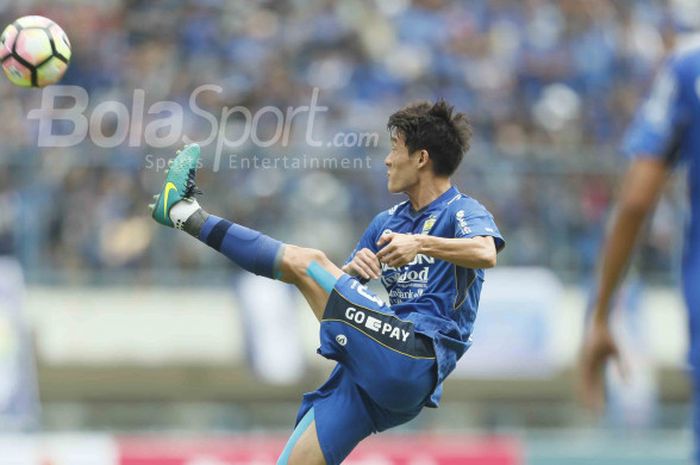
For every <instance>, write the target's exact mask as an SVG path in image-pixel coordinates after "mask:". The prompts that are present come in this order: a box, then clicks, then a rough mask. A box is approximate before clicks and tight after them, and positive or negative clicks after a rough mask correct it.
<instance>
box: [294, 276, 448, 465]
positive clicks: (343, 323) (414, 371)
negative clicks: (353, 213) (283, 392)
mask: <svg viewBox="0 0 700 465" xmlns="http://www.w3.org/2000/svg"><path fill="white" fill-rule="evenodd" d="M318 352H319V353H320V354H321V355H323V356H324V357H326V358H329V359H333V360H337V361H338V365H337V366H336V367H335V369H334V370H333V373H331V376H330V378H329V379H328V380H327V381H326V383H325V384H324V385H323V386H321V387H320V388H319V389H318V390H316V391H314V392H311V393H308V394H305V395H304V400H303V402H302V405H301V408H300V409H299V413H298V416H297V422H299V420H300V419H301V418H303V416H304V414H306V412H307V411H308V410H309V409H310V408H311V407H313V408H314V412H315V420H316V431H317V434H318V439H319V442H320V444H321V449H322V450H323V454H324V456H325V458H326V463H327V465H336V464H339V463H341V462H342V461H343V459H345V457H347V455H348V454H349V453H350V451H352V449H353V448H354V447H355V446H356V445H357V444H358V443H359V442H360V441H361V440H362V439H364V438H366V437H367V436H369V435H370V434H371V433H374V432H377V431H383V430H385V429H387V428H391V427H393V426H397V425H400V424H402V423H406V422H407V421H409V420H411V419H412V418H414V417H415V416H416V415H418V413H419V412H420V410H421V408H422V407H423V406H424V405H425V403H426V401H427V400H428V399H429V398H430V395H431V393H432V392H433V390H434V389H435V387H436V386H435V385H436V383H437V373H436V370H437V368H436V362H435V351H434V348H433V343H432V340H431V339H430V338H429V337H428V336H425V335H423V334H419V333H417V332H415V331H414V327H413V323H411V322H408V321H404V320H400V319H398V318H397V317H396V316H395V315H394V313H393V312H392V310H391V308H390V307H389V306H387V305H385V304H383V303H382V301H381V300H380V299H379V298H378V297H376V296H375V295H374V294H372V293H371V292H370V291H368V290H367V288H365V287H364V286H362V285H361V284H360V283H359V282H357V281H356V280H354V279H352V278H350V277H349V276H347V275H343V276H342V277H341V278H340V279H339V280H338V282H337V283H336V284H335V287H334V289H333V292H332V293H331V295H330V298H329V300H328V304H327V306H326V309H325V312H324V314H323V319H322V320H321V347H320V348H319V350H318Z"/></svg>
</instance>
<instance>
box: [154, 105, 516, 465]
mask: <svg viewBox="0 0 700 465" xmlns="http://www.w3.org/2000/svg"><path fill="white" fill-rule="evenodd" d="M388 128H389V130H390V134H391V152H390V153H389V155H388V156H387V157H386V159H385V160H384V161H385V164H386V167H387V178H388V188H389V191H390V192H393V193H400V192H403V193H405V194H406V195H407V196H408V200H406V201H404V202H402V203H400V204H398V205H396V206H394V207H392V208H390V209H389V210H386V211H383V212H381V213H379V214H378V215H377V216H376V217H375V218H374V219H373V220H372V222H371V224H370V225H369V227H368V228H367V230H366V231H365V233H364V234H363V235H362V238H361V239H360V241H359V243H358V245H357V247H356V248H355V250H354V251H353V253H352V254H351V255H350V258H349V259H348V261H347V262H346V263H345V265H344V266H343V267H342V268H341V267H338V266H336V265H334V264H333V263H332V262H331V261H330V260H329V259H328V258H327V257H326V255H325V254H324V253H323V252H321V251H320V250H314V249H307V248H301V247H297V246H294V245H289V244H282V243H281V242H279V241H277V240H275V239H272V238H270V237H267V236H265V235H263V234H261V233H259V232H257V231H253V230H250V229H247V228H245V227H243V226H240V225H237V224H234V223H231V222H229V221H227V220H224V219H221V218H219V217H216V216H214V215H210V214H209V213H207V212H205V211H204V210H203V209H202V208H201V207H200V206H199V204H198V203H197V201H196V200H195V199H194V198H193V194H194V192H195V190H196V187H195V183H194V176H195V173H196V167H197V161H198V159H199V147H198V146H196V145H190V146H188V147H186V148H185V149H184V150H183V151H182V152H181V153H179V155H178V156H177V157H176V158H175V160H174V162H173V163H172V164H171V167H170V169H169V172H168V175H167V179H166V182H165V184H164V186H163V189H162V191H161V192H160V194H159V195H157V196H154V197H155V198H156V203H155V204H154V205H152V206H151V207H152V208H153V218H154V219H155V220H156V221H158V222H159V223H161V224H164V225H167V226H171V227H175V228H177V229H182V230H184V231H186V232H188V233H189V234H191V235H192V236H194V237H196V238H198V239H199V240H201V241H202V242H204V243H206V244H208V245H209V246H211V247H213V248H214V249H216V250H218V251H220V252H221V253H223V254H224V255H226V256H227V257H229V258H230V259H231V260H233V261H234V262H235V263H237V264H238V265H240V266H241V267H242V268H243V269H245V270H247V271H250V272H253V273H255V274H258V275H262V276H266V277H268V278H272V279H279V280H282V281H284V282H287V283H291V284H294V285H295V286H296V287H297V288H298V289H299V290H300V291H301V292H302V294H303V295H304V297H305V298H306V300H307V301H308V303H309V305H310V306H311V310H312V311H313V312H314V315H315V316H316V318H317V319H318V320H319V321H320V326H321V327H320V339H321V346H320V348H319V350H318V352H319V353H320V354H321V355H323V356H324V357H326V358H329V359H332V360H336V361H337V362H338V363H337V365H336V367H335V369H334V370H333V372H332V373H331V375H330V378H329V379H328V380H327V381H326V383H325V384H323V385H322V386H321V387H320V388H318V390H316V391H314V392H311V393H307V394H305V395H304V397H303V401H302V405H301V408H300V409H299V413H298V416H297V421H296V427H295V430H294V432H293V434H292V436H291V438H290V439H289V442H288V443H287V446H286V447H285V449H284V450H283V452H282V455H281V456H280V458H279V461H278V462H277V463H278V465H324V464H327V465H336V464H339V463H341V462H342V461H343V460H344V459H345V457H347V455H348V454H349V453H350V452H351V451H352V449H353V448H354V447H355V446H356V445H357V444H358V443H359V442H360V441H361V440H362V439H364V438H366V437H367V436H369V435H370V434H372V433H375V432H378V431H383V430H385V429H387V428H391V427H393V426H397V425H400V424H402V423H405V422H407V421H409V420H411V419H412V418H414V417H415V416H416V415H418V413H419V412H420V410H421V409H422V408H423V407H424V406H429V407H437V404H438V401H439V399H440V396H441V393H442V382H443V381H444V380H445V378H446V377H447V375H448V374H449V373H450V372H451V371H452V370H453V369H454V367H455V364H456V362H457V360H458V359H459V358H460V357H461V356H462V355H463V354H464V352H465V351H466V350H467V349H468V348H469V345H470V344H471V339H470V335H471V332H472V327H473V325H474V320H475V318H476V312H477V307H478V304H479V295H480V292H481V286H482V283H483V280H484V271H483V269H484V268H490V267H493V266H494V265H495V264H496V254H497V252H498V251H499V250H500V249H501V248H502V247H503V246H504V241H503V239H502V237H501V234H500V233H499V231H498V228H497V227H496V224H495V223H494V220H493V217H492V216H491V214H490V213H489V212H488V211H487V210H486V209H485V208H484V207H483V206H482V205H481V204H479V203H478V202H477V201H476V200H474V199H472V198H470V197H468V196H466V195H464V194H462V193H460V192H459V191H458V190H457V189H456V188H455V187H453V186H452V183H451V181H450V176H451V175H452V174H453V173H454V172H455V170H456V169H457V167H458V166H459V164H460V162H461V161H462V157H463V155H464V153H465V152H466V151H467V150H468V148H469V138H470V136H471V131H470V128H469V123H468V121H467V119H466V117H465V116H464V115H463V114H462V113H456V114H453V108H452V107H451V106H450V105H448V104H447V103H446V102H444V101H438V102H437V103H435V104H428V103H420V104H415V105H411V106H408V107H406V108H404V109H401V110H399V111H398V112H396V113H394V114H393V115H391V117H390V118H389V123H388ZM380 278H381V280H382V283H383V284H384V286H385V287H386V289H387V291H388V293H389V299H390V303H389V304H387V303H385V302H384V301H383V300H382V299H380V298H379V297H377V296H376V295H375V294H373V293H372V292H370V291H369V290H368V289H367V288H366V287H365V286H364V285H363V283H365V282H366V281H368V280H370V279H380ZM280 349H281V350H284V348H280Z"/></svg>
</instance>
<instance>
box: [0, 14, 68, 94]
mask: <svg viewBox="0 0 700 465" xmlns="http://www.w3.org/2000/svg"><path fill="white" fill-rule="evenodd" d="M70 57H71V48H70V42H69V41H68V36H66V33H65V32H63V29H61V27H60V26H59V25H58V24H56V23H54V22H53V21H51V20H50V19H49V18H44V17H43V16H24V17H22V18H19V19H18V20H17V21H15V22H14V23H12V24H10V25H9V26H7V27H6V28H5V30H4V31H3V33H2V35H1V36H0V63H2V69H3V70H4V71H5V75H6V76H7V78H8V79H9V80H10V81H12V83H13V84H15V85H18V86H21V87H44V86H48V85H49V84H54V83H55V82H57V81H58V80H59V79H61V77H62V76H63V73H65V72H66V69H67V68H68V62H69V61H70Z"/></svg>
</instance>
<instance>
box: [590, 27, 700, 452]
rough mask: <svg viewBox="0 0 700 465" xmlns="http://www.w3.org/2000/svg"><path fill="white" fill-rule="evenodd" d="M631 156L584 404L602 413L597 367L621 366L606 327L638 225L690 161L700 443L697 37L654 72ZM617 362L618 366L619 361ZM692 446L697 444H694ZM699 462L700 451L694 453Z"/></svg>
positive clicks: (689, 273)
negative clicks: (676, 172) (669, 181)
mask: <svg viewBox="0 0 700 465" xmlns="http://www.w3.org/2000/svg"><path fill="white" fill-rule="evenodd" d="M622 149H623V152H625V153H626V154H627V155H628V156H630V157H631V158H632V162H631V164H630V166H629V168H628V170H627V173H626V174H625V177H624V180H623V183H622V190H621V192H620V198H619V201H618V203H619V205H618V208H617V211H616V213H615V215H614V218H613V220H612V227H611V229H610V230H609V232H608V234H607V239H606V241H605V245H604V247H603V251H602V254H601V260H602V263H601V266H600V271H599V276H598V287H597V294H596V298H595V302H594V311H593V315H592V320H591V322H590V327H589V330H588V333H587V335H586V339H585V341H584V347H583V352H582V359H581V373H582V378H581V391H582V394H583V396H584V401H585V402H586V403H587V404H588V405H589V406H590V407H592V408H594V409H596V410H600V409H601V408H602V406H603V401H604V386H603V384H604V380H603V368H604V366H605V363H606V361H607V360H608V359H609V358H613V359H615V360H616V361H617V362H618V364H619V363H620V355H619V351H618V347H617V344H616V342H615V339H614V338H613V336H612V334H611V332H610V328H609V323H608V319H609V315H610V308H611V305H612V300H613V296H614V293H615V290H616V289H617V286H618V284H619V283H620V281H621V280H622V278H623V276H624V274H625V271H626V268H627V265H628V262H629V259H630V256H631V254H632V251H633V248H634V244H635V243H636V242H637V237H638V236H639V234H640V231H641V228H642V225H643V223H644V221H645V219H646V218H647V216H648V215H649V213H650V212H651V211H652V209H653V208H654V205H655V204H656V201H657V199H658V198H659V196H660V195H661V192H662V190H663V188H664V185H665V184H666V180H667V178H668V177H669V172H670V171H671V170H672V169H673V168H674V167H675V166H677V165H678V164H679V163H681V162H684V163H685V164H687V165H688V182H689V185H690V203H691V217H690V222H689V224H688V227H687V228H686V238H685V248H684V255H683V292H684V296H685V302H686V305H687V307H688V310H689V317H690V318H689V320H688V323H689V326H690V354H689V360H690V365H691V368H692V370H693V374H692V377H693V382H694V392H695V396H696V403H695V408H694V414H693V415H694V421H693V423H694V428H695V438H696V445H697V444H700V440H699V439H700V406H699V405H698V403H697V400H698V399H697V395H698V391H699V390H700V372H699V371H698V364H699V363H700V37H696V38H695V39H694V40H690V41H688V43H685V44H683V45H681V47H679V48H678V50H676V51H675V52H674V53H673V54H672V55H670V56H669V57H668V59H667V60H666V62H665V63H664V65H663V67H662V69H661V70H660V71H659V73H658V75H657V77H656V80H655V83H654V85H653V87H652V90H651V93H650V95H649V97H648V99H647V101H646V102H645V103H644V104H643V105H642V106H641V107H640V108H639V111H638V113H637V115H636V117H635V119H634V121H633V123H632V126H631V127H630V129H629V131H628V133H627V135H626V137H625V140H624V142H623V147H622ZM620 367H621V365H620ZM696 449H697V447H696ZM696 462H697V463H698V464H700V452H696Z"/></svg>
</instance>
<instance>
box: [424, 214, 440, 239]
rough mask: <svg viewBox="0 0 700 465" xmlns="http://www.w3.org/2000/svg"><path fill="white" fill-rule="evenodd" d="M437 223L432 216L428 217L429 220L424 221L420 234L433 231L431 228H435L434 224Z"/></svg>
mask: <svg viewBox="0 0 700 465" xmlns="http://www.w3.org/2000/svg"><path fill="white" fill-rule="evenodd" d="M436 221H437V218H435V216H434V215H430V218H428V219H427V220H425V223H423V229H421V232H420V233H421V234H428V233H429V232H430V230H431V229H433V226H435V222H436Z"/></svg>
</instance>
